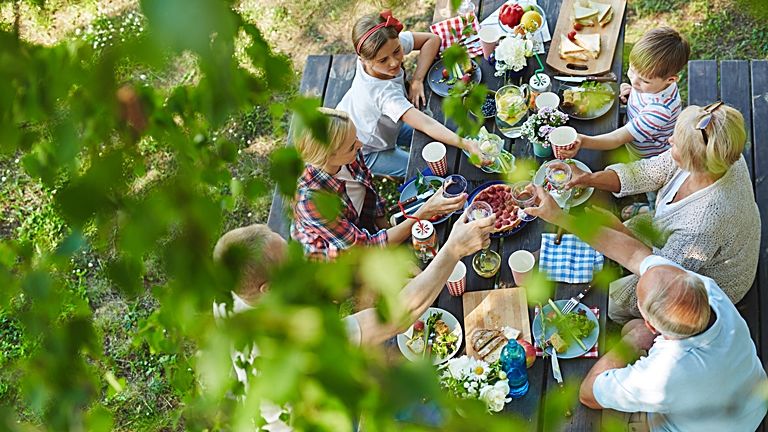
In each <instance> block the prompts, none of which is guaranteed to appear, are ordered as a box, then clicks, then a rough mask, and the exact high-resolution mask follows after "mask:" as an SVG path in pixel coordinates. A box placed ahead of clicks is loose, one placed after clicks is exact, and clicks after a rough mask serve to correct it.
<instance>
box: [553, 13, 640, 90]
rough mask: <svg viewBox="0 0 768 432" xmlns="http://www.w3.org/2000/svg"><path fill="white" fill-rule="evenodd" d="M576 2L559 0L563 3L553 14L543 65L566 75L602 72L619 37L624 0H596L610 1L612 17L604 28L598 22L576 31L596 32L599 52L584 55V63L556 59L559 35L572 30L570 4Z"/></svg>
mask: <svg viewBox="0 0 768 432" xmlns="http://www.w3.org/2000/svg"><path fill="white" fill-rule="evenodd" d="M578 1H579V0H563V4H562V6H561V7H560V15H559V16H558V17H557V24H556V25H555V32H554V33H553V34H552V43H551V44H550V45H549V53H547V64H548V65H550V66H552V68H554V69H556V70H558V71H560V72H563V73H565V74H568V75H580V76H585V75H602V74H604V73H606V72H608V71H610V70H611V63H612V62H613V54H614V52H615V51H616V41H617V40H618V39H619V32H620V31H621V24H622V21H623V18H624V9H625V8H626V7H627V0H599V1H600V3H605V4H610V5H611V7H613V19H612V20H611V22H609V23H608V24H606V25H605V27H602V26H600V24H598V25H596V26H592V27H584V28H583V29H581V30H580V31H579V33H581V34H585V35H586V34H592V33H600V55H599V56H598V57H597V58H596V59H593V58H592V56H589V55H588V57H589V60H587V61H586V62H581V61H569V60H563V59H562V58H560V43H561V40H562V37H561V35H567V34H568V32H570V31H571V30H573V23H574V19H573V5H574V3H576V2H578Z"/></svg>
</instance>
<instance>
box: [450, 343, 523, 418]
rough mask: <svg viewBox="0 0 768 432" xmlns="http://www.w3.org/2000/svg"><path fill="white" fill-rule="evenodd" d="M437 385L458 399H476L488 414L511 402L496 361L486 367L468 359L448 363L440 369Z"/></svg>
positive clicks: (462, 357)
mask: <svg viewBox="0 0 768 432" xmlns="http://www.w3.org/2000/svg"><path fill="white" fill-rule="evenodd" d="M440 370H442V374H441V375H440V385H441V386H442V387H443V388H444V389H446V390H448V391H449V392H450V393H451V394H452V395H453V396H454V397H457V398H459V399H479V400H481V401H483V402H485V404H486V406H487V407H488V410H489V411H491V412H499V411H501V410H502V409H504V405H505V404H506V403H507V402H509V401H511V400H512V399H511V398H508V397H507V394H508V393H509V381H507V374H506V373H504V371H503V370H501V364H500V363H499V361H498V360H496V361H495V362H493V363H491V364H488V363H486V362H484V361H483V360H476V359H474V358H472V357H469V356H466V355H465V356H461V357H458V358H454V359H451V360H448V362H447V363H446V364H444V365H443V366H441V367H440Z"/></svg>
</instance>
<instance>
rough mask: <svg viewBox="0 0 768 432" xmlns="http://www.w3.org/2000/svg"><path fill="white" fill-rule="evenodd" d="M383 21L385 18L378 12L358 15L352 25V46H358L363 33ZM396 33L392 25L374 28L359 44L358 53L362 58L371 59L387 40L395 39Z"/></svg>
mask: <svg viewBox="0 0 768 432" xmlns="http://www.w3.org/2000/svg"><path fill="white" fill-rule="evenodd" d="M385 21H386V18H383V17H382V16H381V14H380V13H372V14H368V15H363V16H362V17H360V19H358V20H357V22H356V23H355V25H354V26H353V27H352V44H353V46H354V47H357V46H358V44H359V43H360V38H362V37H363V36H365V34H366V33H368V30H370V29H372V28H373V27H375V26H376V25H378V24H379V23H383V22H385ZM397 35H398V33H397V30H396V29H395V28H394V27H382V28H380V29H378V30H376V31H375V32H373V34H371V35H370V36H368V39H366V40H365V42H363V44H362V45H361V46H360V50H359V52H358V55H359V56H360V57H361V58H363V59H364V60H373V59H374V58H375V57H376V53H377V52H379V50H380V49H381V47H383V46H384V44H385V43H387V42H389V40H390V39H397Z"/></svg>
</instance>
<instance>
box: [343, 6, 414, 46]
mask: <svg viewBox="0 0 768 432" xmlns="http://www.w3.org/2000/svg"><path fill="white" fill-rule="evenodd" d="M379 16H381V17H382V18H384V22H382V23H378V24H376V25H375V26H373V27H371V29H370V30H368V31H367V32H366V33H365V34H364V35H363V37H361V38H360V41H359V42H358V43H357V47H355V52H357V55H360V48H361V47H362V46H363V43H364V42H365V41H366V40H367V39H368V38H369V37H371V35H372V34H373V33H374V32H376V31H377V30H378V29H380V28H384V27H394V28H395V30H397V32H398V33H400V32H401V31H403V24H402V23H401V22H400V21H398V20H397V18H395V17H393V16H392V11H391V10H390V9H387V10H385V11H382V12H381V13H380V14H379Z"/></svg>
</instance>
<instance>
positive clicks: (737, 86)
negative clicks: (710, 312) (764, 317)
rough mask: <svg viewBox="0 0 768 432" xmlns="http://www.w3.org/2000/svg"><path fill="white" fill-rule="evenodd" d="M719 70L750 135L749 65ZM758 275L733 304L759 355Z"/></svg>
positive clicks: (726, 97) (723, 65)
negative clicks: (740, 298)
mask: <svg viewBox="0 0 768 432" xmlns="http://www.w3.org/2000/svg"><path fill="white" fill-rule="evenodd" d="M720 74H721V76H723V77H726V79H721V80H720V95H721V98H722V100H723V102H725V103H727V104H729V105H731V106H733V107H734V108H736V109H737V110H739V111H740V112H741V114H742V115H743V116H744V125H745V126H746V129H747V135H749V136H751V135H752V92H751V87H750V85H749V83H750V67H749V61H747V60H724V61H722V62H720ZM753 148H754V146H753V145H752V144H751V143H750V139H749V138H748V142H747V147H745V149H744V159H746V161H747V165H748V167H749V171H750V177H751V178H752V182H753V185H754V179H755V174H754V165H753V155H752V153H753V151H752V149H753ZM758 287H759V284H758V281H757V278H756V280H755V282H754V283H753V284H752V288H750V290H749V291H748V292H747V294H746V295H745V296H744V298H743V299H742V300H741V301H740V302H739V303H738V304H737V305H736V307H737V309H738V310H739V312H740V313H741V316H742V317H744V319H745V320H746V321H747V324H748V325H749V331H750V333H751V334H752V339H753V340H754V341H755V345H756V346H757V353H758V355H759V356H761V358H762V354H761V353H762V346H761V345H762V344H761V343H760V310H759V308H760V300H759V293H758Z"/></svg>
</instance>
